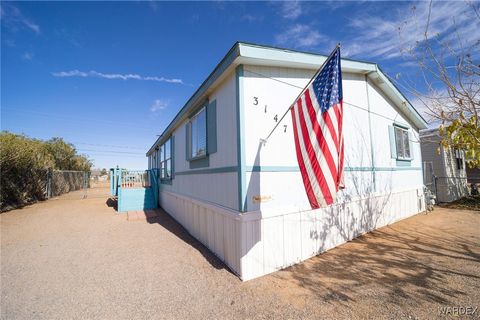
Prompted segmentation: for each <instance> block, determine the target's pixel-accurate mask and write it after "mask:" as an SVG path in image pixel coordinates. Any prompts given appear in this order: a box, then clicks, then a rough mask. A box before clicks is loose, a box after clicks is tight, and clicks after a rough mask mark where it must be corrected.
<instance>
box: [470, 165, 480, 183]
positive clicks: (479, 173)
mask: <svg viewBox="0 0 480 320" xmlns="http://www.w3.org/2000/svg"><path fill="white" fill-rule="evenodd" d="M467 182H468V183H475V184H480V168H470V167H469V166H468V165H467Z"/></svg>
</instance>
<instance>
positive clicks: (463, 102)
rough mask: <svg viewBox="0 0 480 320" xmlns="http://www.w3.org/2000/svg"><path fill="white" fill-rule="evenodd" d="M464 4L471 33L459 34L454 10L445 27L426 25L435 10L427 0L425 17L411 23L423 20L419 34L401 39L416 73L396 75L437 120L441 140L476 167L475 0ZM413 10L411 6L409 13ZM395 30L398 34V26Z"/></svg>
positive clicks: (478, 75)
mask: <svg viewBox="0 0 480 320" xmlns="http://www.w3.org/2000/svg"><path fill="white" fill-rule="evenodd" d="M465 4H466V11H467V12H466V14H469V16H471V17H472V19H471V21H470V22H469V23H472V24H474V26H476V30H477V31H476V32H475V33H476V34H463V33H464V29H461V28H459V25H458V24H457V22H456V20H455V17H454V16H452V18H451V26H447V27H446V30H447V32H444V33H439V32H435V31H430V30H429V28H431V19H433V18H434V15H435V11H434V10H432V5H433V1H432V0H431V1H430V3H429V7H428V14H427V15H426V21H425V22H423V21H418V20H419V18H418V16H416V19H415V20H416V21H415V22H416V23H418V24H423V23H425V25H424V26H422V27H424V31H423V32H422V39H421V40H419V41H416V42H415V43H413V44H410V45H404V46H403V48H402V53H403V54H404V55H406V56H407V58H410V59H413V61H414V62H415V64H416V65H418V67H419V77H418V78H415V79H402V80H403V81H402V82H403V83H402V86H403V87H405V88H406V89H407V90H408V91H409V92H410V93H412V94H413V95H414V96H415V97H416V98H417V100H418V101H419V102H420V104H421V105H423V106H424V108H425V112H426V114H427V115H428V116H429V117H430V119H429V120H430V121H432V122H434V123H438V124H439V133H440V136H441V137H442V140H441V145H443V146H444V147H449V146H450V147H453V148H456V149H461V150H464V151H465V153H466V161H467V163H468V164H469V166H470V167H480V128H479V113H480V81H479V80H480V61H479V58H480V50H479V49H480V37H479V36H478V35H479V33H477V32H478V29H479V28H480V13H479V11H480V10H479V4H480V2H476V1H475V2H471V1H467V2H465ZM416 10H417V8H416V7H413V8H412V11H413V14H414V15H416ZM423 18H425V16H423ZM422 27H420V28H422ZM399 32H400V36H401V37H402V27H399ZM472 38H473V39H472ZM398 79H399V77H397V80H398ZM419 80H420V83H421V85H420V86H419ZM423 85H424V88H422V86H423ZM419 87H420V88H419Z"/></svg>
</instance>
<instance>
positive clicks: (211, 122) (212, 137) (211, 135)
mask: <svg viewBox="0 0 480 320" xmlns="http://www.w3.org/2000/svg"><path fill="white" fill-rule="evenodd" d="M215 152H217V100H213V101H212V102H210V104H209V105H208V106H207V153H208V154H212V153H215Z"/></svg>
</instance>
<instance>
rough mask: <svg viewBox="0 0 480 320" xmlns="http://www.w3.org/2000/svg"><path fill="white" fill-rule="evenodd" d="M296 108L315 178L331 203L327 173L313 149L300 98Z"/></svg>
mask: <svg viewBox="0 0 480 320" xmlns="http://www.w3.org/2000/svg"><path fill="white" fill-rule="evenodd" d="M296 109H297V110H298V114H299V120H300V129H301V133H302V137H303V143H304V146H305V149H306V151H307V155H308V160H310V165H311V166H312V169H313V172H314V176H315V178H317V182H318V185H319V186H320V189H321V191H322V194H323V198H324V199H325V202H326V203H327V204H330V203H332V196H331V194H330V190H329V186H328V185H327V181H326V179H325V175H324V173H323V172H322V170H321V168H320V164H319V163H318V159H317V155H316V154H315V150H314V149H313V146H312V143H311V141H310V137H309V134H308V131H307V125H306V123H305V115H304V114H303V110H302V102H301V100H298V102H297V108H296Z"/></svg>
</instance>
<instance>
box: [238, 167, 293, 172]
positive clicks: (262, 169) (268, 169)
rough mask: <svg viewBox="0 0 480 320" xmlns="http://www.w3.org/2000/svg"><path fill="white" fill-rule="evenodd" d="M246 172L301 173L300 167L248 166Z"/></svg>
mask: <svg viewBox="0 0 480 320" xmlns="http://www.w3.org/2000/svg"><path fill="white" fill-rule="evenodd" d="M245 170H246V172H297V171H300V168H299V167H293V166H292V167H289V166H285V167H283V166H247V167H246V168H245Z"/></svg>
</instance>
